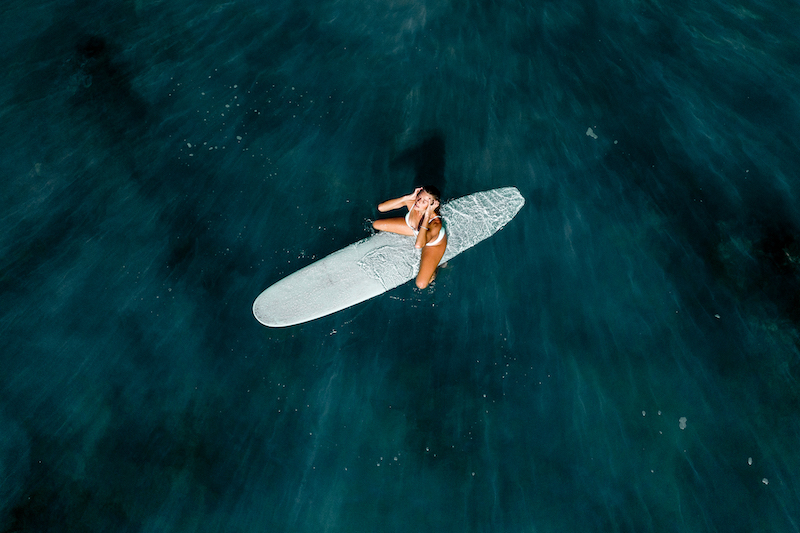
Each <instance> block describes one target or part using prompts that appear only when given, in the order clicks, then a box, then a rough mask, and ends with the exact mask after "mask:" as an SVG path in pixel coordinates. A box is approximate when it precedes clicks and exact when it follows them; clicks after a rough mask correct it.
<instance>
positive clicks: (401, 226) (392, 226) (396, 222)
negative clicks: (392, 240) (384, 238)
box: [372, 217, 414, 235]
mask: <svg viewBox="0 0 800 533" xmlns="http://www.w3.org/2000/svg"><path fill="white" fill-rule="evenodd" d="M372 227H373V228H375V229H376V230H378V231H388V232H390V233H399V234H400V235H414V232H413V231H411V228H409V227H408V224H406V219H405V218H403V217H396V218H382V219H381V220H376V221H375V222H373V223H372Z"/></svg>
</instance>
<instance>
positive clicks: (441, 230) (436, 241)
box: [406, 211, 445, 246]
mask: <svg viewBox="0 0 800 533" xmlns="http://www.w3.org/2000/svg"><path fill="white" fill-rule="evenodd" d="M410 215H411V211H409V212H408V213H406V226H408V227H409V228H411V231H413V232H414V236H417V235H419V231H418V230H417V228H415V227H414V226H412V225H411V223H410V222H409V221H408V217H409V216H410ZM437 218H442V217H440V216H439V215H436V216H435V217H433V218H432V219H430V220H429V221H428V224H430V223H431V222H433V221H434V220H436V219H437ZM444 236H445V231H444V224H442V227H441V228H439V235H437V236H436V238H435V239H433V240H432V241H431V242H429V243H428V244H426V245H425V246H436V245H437V244H439V243H440V242H442V239H444Z"/></svg>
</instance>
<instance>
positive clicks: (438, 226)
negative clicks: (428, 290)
mask: <svg viewBox="0 0 800 533" xmlns="http://www.w3.org/2000/svg"><path fill="white" fill-rule="evenodd" d="M439 197H440V194H439V190H438V189H437V188H436V187H431V186H428V185H426V186H425V187H417V189H415V190H414V192H412V193H411V194H407V195H405V196H401V197H400V198H395V199H394V200H387V201H385V202H383V203H382V204H380V205H379V206H378V211H380V212H381V213H385V212H386V211H391V210H393V209H400V208H401V207H406V208H407V209H408V213H407V214H406V216H405V217H396V218H384V219H382V220H376V221H375V222H373V223H372V227H373V228H375V229H376V230H379V231H389V232H391V233H399V234H400V235H414V236H416V237H417V241H416V243H415V244H414V246H415V247H417V248H422V258H421V259H420V262H419V273H418V274H417V287H419V288H420V289H424V288H425V287H427V286H428V284H430V282H431V281H433V278H434V277H435V275H436V267H438V266H439V261H441V259H442V256H443V255H444V250H445V248H447V234H446V232H445V230H444V227H443V226H442V217H441V215H440V214H439V207H440V204H439Z"/></svg>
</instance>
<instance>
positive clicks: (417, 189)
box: [406, 187, 422, 202]
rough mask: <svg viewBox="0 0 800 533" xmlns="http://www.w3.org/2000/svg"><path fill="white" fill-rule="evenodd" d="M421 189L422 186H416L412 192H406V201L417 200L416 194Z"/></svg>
mask: <svg viewBox="0 0 800 533" xmlns="http://www.w3.org/2000/svg"><path fill="white" fill-rule="evenodd" d="M421 190H422V187H417V188H416V189H414V192H412V193H411V194H407V195H406V202H416V201H417V196H419V191H421Z"/></svg>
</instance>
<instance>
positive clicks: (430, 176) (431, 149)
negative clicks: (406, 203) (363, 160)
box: [390, 131, 447, 194]
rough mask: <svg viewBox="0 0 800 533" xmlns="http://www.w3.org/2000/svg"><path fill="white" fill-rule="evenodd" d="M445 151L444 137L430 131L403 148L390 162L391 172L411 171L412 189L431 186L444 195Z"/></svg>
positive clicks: (439, 133)
mask: <svg viewBox="0 0 800 533" xmlns="http://www.w3.org/2000/svg"><path fill="white" fill-rule="evenodd" d="M445 160H446V150H445V141H444V135H443V134H442V132H441V131H432V132H428V133H427V134H425V135H423V140H422V141H420V142H419V143H417V144H412V145H411V146H409V147H407V148H404V149H402V150H401V151H400V153H399V154H398V155H397V156H395V157H393V158H392V160H391V162H390V168H391V169H392V170H402V169H407V168H410V169H413V170H414V183H413V184H412V187H418V186H420V185H433V186H435V187H438V189H439V190H440V191H442V192H443V193H444V194H446V190H447V189H446V187H445V185H446V180H445V176H444V169H445Z"/></svg>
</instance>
